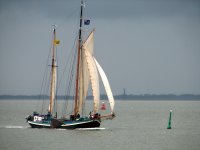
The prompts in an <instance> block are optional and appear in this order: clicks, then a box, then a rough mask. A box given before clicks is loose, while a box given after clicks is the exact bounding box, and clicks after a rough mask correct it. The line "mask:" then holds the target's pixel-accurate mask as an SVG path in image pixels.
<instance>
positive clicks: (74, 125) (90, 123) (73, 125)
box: [59, 120, 100, 129]
mask: <svg viewBox="0 0 200 150" xmlns="http://www.w3.org/2000/svg"><path fill="white" fill-rule="evenodd" d="M97 127H100V121H99V120H90V121H81V122H72V123H64V124H63V125H61V126H60V127H59V128H62V129H77V128H97Z"/></svg>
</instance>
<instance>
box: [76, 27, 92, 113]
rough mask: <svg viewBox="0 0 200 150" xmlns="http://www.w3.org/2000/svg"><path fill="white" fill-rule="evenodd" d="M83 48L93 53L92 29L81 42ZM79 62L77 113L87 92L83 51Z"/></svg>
mask: <svg viewBox="0 0 200 150" xmlns="http://www.w3.org/2000/svg"><path fill="white" fill-rule="evenodd" d="M83 45H84V47H85V48H86V49H85V50H87V51H89V52H90V54H91V55H93V49H94V30H93V31H92V32H91V33H90V34H89V36H88V38H87V39H86V41H85V42H84V43H83ZM81 56H82V57H81V62H80V71H79V73H80V74H79V81H80V82H79V105H78V106H79V113H80V112H82V109H83V105H84V103H85V99H86V96H87V94H88V87H89V81H90V76H89V72H88V67H87V61H86V58H85V57H83V56H84V52H83V54H82V55H81Z"/></svg>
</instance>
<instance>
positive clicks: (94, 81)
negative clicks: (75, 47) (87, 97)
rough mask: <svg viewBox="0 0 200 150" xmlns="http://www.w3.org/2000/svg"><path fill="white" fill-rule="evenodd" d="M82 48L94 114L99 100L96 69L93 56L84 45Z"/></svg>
mask: <svg viewBox="0 0 200 150" xmlns="http://www.w3.org/2000/svg"><path fill="white" fill-rule="evenodd" d="M83 50H84V53H85V58H86V61H87V66H88V71H89V75H90V81H91V86H92V95H93V98H94V114H95V113H97V112H98V109H99V100H100V93H99V77H98V71H97V67H96V64H95V61H94V59H93V56H92V55H91V53H90V52H89V50H87V49H86V47H83Z"/></svg>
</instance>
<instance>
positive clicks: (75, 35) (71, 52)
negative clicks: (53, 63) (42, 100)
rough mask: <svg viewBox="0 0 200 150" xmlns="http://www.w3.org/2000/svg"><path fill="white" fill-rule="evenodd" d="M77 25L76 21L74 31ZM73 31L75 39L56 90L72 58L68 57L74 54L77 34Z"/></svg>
mask: <svg viewBox="0 0 200 150" xmlns="http://www.w3.org/2000/svg"><path fill="white" fill-rule="evenodd" d="M78 25H79V23H78V21H77V22H76V29H78ZM75 31H76V32H75V34H74V37H75V39H74V43H73V46H72V49H71V51H70V54H69V55H68V57H67V61H66V65H65V68H64V71H63V73H62V75H61V78H60V80H59V82H58V88H59V87H60V85H61V82H62V79H63V76H64V74H65V72H66V70H67V67H68V64H69V61H70V58H72V57H70V56H71V55H72V54H73V52H74V47H75V44H76V41H77V33H78V31H77V30H75Z"/></svg>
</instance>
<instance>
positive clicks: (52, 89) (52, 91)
mask: <svg viewBox="0 0 200 150" xmlns="http://www.w3.org/2000/svg"><path fill="white" fill-rule="evenodd" d="M55 41H56V29H55V27H54V29H53V43H52V44H53V48H52V64H51V87H50V104H49V112H50V113H51V114H52V112H53V105H54V99H55V87H56V85H55V84H56V70H55V69H56V64H55V63H56V60H55Z"/></svg>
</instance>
